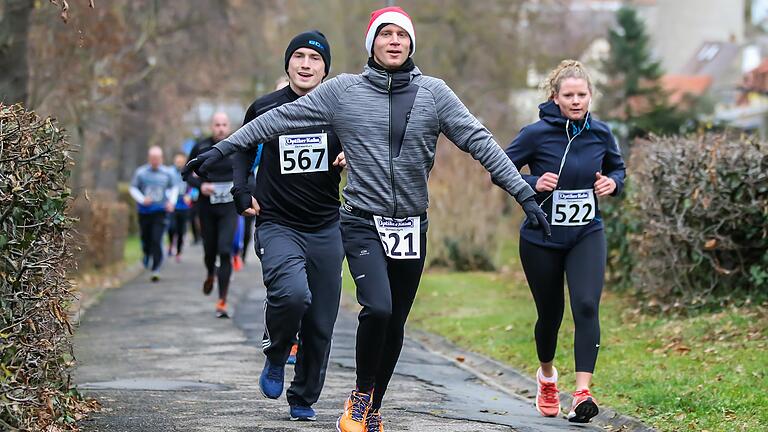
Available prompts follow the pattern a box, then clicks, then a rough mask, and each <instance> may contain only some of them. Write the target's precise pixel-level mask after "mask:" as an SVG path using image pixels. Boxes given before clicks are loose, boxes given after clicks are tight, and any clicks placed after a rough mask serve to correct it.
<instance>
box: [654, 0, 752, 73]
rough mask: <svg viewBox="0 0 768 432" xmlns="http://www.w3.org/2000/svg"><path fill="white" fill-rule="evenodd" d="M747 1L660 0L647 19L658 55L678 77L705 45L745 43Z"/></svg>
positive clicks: (663, 63)
mask: <svg viewBox="0 0 768 432" xmlns="http://www.w3.org/2000/svg"><path fill="white" fill-rule="evenodd" d="M745 3H746V0H657V2H656V8H655V11H654V15H655V16H653V17H650V16H646V17H645V18H646V20H647V21H646V22H647V29H648V32H649V33H650V34H651V38H652V41H653V46H654V47H655V51H656V52H655V54H656V56H657V57H658V58H659V60H661V62H662V66H663V68H664V70H665V71H666V72H669V73H677V72H679V71H680V69H681V68H682V67H683V66H684V65H685V63H686V62H687V61H688V59H690V58H691V56H692V55H693V54H694V53H695V52H696V50H697V49H698V48H699V45H701V43H702V42H706V41H732V42H736V43H742V42H743V41H744V27H745V25H744V16H745V14H744V10H745V9H744V8H745V7H746V5H745Z"/></svg>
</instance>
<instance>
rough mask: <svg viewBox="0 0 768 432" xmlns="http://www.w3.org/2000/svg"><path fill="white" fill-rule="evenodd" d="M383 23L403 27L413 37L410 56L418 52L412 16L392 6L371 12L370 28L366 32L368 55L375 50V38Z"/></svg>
mask: <svg viewBox="0 0 768 432" xmlns="http://www.w3.org/2000/svg"><path fill="white" fill-rule="evenodd" d="M382 24H395V25H398V26H400V27H402V28H403V30H405V31H406V32H408V36H410V37H411V51H410V53H408V57H411V56H412V55H413V53H415V52H416V31H415V30H414V29H413V21H411V17H410V16H408V14H407V13H405V11H404V10H402V9H401V8H399V7H397V6H391V7H385V8H383V9H379V10H375V11H373V12H372V13H371V21H369V22H368V30H367V31H366V33H365V49H366V50H367V51H368V55H371V54H372V52H373V40H374V39H376V32H377V30H378V29H379V27H380V26H381V25H382Z"/></svg>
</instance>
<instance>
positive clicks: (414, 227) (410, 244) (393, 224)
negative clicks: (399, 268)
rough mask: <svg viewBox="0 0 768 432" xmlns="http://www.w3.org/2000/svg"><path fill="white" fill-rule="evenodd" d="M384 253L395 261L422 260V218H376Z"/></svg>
mask: <svg viewBox="0 0 768 432" xmlns="http://www.w3.org/2000/svg"><path fill="white" fill-rule="evenodd" d="M373 222H374V223H375V224H376V231H378V232H379V237H381V245H382V246H383V247H384V253H385V254H386V255H387V256H388V257H390V258H394V259H418V258H421V235H420V234H421V216H414V217H407V218H402V219H398V218H390V217H385V216H374V217H373Z"/></svg>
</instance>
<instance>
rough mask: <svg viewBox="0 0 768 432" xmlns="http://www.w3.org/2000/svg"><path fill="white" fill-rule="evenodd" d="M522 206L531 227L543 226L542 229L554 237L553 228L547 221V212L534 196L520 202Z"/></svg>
mask: <svg viewBox="0 0 768 432" xmlns="http://www.w3.org/2000/svg"><path fill="white" fill-rule="evenodd" d="M520 206H521V207H523V211H524V212H525V216H526V217H527V218H528V223H529V224H530V226H531V228H534V229H535V228H539V227H541V229H542V230H544V235H545V236H547V237H552V229H551V228H550V227H549V222H547V214H546V213H544V210H542V209H541V207H539V204H537V203H536V200H535V199H534V198H533V197H529V198H527V199H526V200H525V201H523V202H522V203H520Z"/></svg>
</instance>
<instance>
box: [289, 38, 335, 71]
mask: <svg viewBox="0 0 768 432" xmlns="http://www.w3.org/2000/svg"><path fill="white" fill-rule="evenodd" d="M299 48H309V49H311V50H315V51H317V53H318V54H320V57H322V58H323V63H325V76H328V72H329V71H330V70H331V45H330V44H329V43H328V40H327V39H326V38H325V35H324V34H322V33H320V32H319V31H317V30H310V31H307V32H304V33H300V34H298V35H296V37H294V38H293V39H292V40H291V43H289V44H288V48H286V49H285V71H286V72H288V62H289V61H290V60H291V56H292V55H293V53H294V52H295V51H296V50H297V49H299Z"/></svg>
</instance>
